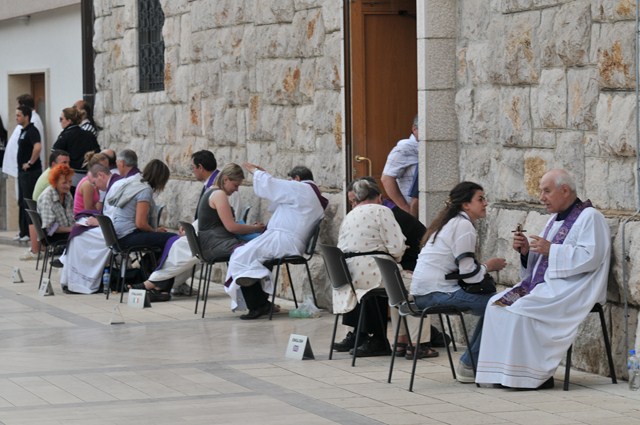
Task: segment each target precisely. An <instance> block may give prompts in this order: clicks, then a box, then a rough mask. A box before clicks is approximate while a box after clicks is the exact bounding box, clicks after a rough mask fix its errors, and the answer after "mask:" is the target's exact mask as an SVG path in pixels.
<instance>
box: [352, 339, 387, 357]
mask: <svg viewBox="0 0 640 425" xmlns="http://www.w3.org/2000/svg"><path fill="white" fill-rule="evenodd" d="M353 350H354V349H353V348H352V349H351V350H349V354H353ZM355 350H356V357H376V356H388V355H390V354H391V347H390V346H389V341H387V339H386V338H385V339H380V338H369V339H368V340H366V341H365V342H364V344H362V345H361V346H359V347H358V348H356V349H355Z"/></svg>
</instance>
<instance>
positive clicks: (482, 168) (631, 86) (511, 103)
mask: <svg viewBox="0 0 640 425" xmlns="http://www.w3.org/2000/svg"><path fill="white" fill-rule="evenodd" d="M161 4H162V7H163V10H164V13H165V24H164V29H163V36H164V41H165V46H166V50H165V62H166V65H165V91H163V92H156V93H138V90H137V84H138V83H137V76H138V73H137V65H138V63H137V61H138V56H137V50H136V48H137V35H136V26H137V20H136V19H137V18H136V13H137V12H136V2H135V1H134V0H95V11H96V22H95V38H94V47H95V49H96V53H97V55H96V62H95V65H96V84H97V88H98V93H97V96H96V115H97V117H99V119H100V122H101V123H103V125H104V127H105V131H103V132H102V134H101V136H100V137H101V139H100V143H101V145H107V146H110V147H112V148H114V149H121V148H124V147H130V148H132V149H135V150H136V151H137V152H138V153H139V155H140V157H141V160H142V162H143V163H144V162H145V161H147V160H149V159H151V158H162V159H163V160H164V161H166V162H167V163H168V164H169V166H170V168H171V171H172V179H171V181H170V184H169V186H168V188H167V189H166V190H165V192H164V193H163V194H161V196H160V198H161V202H164V203H166V204H167V206H168V207H167V212H168V217H167V221H166V222H167V223H168V224H170V225H171V224H175V223H176V222H177V221H178V220H179V219H187V218H189V217H190V216H191V215H192V213H193V209H194V208H195V203H196V198H197V194H198V192H199V191H198V187H199V186H198V184H197V183H196V182H194V181H193V179H192V177H191V176H190V170H189V167H188V165H189V157H190V155H191V153H192V152H194V151H196V150H199V149H204V148H206V149H211V150H213V151H214V152H215V154H216V157H217V158H218V160H219V162H221V163H225V162H230V161H234V162H243V161H247V160H248V161H251V162H256V163H259V164H261V165H263V166H264V167H265V168H266V169H268V170H270V171H272V172H274V173H275V174H276V175H280V176H284V175H285V173H286V171H287V170H288V169H289V168H290V167H291V166H292V165H294V164H296V163H306V164H309V165H310V166H311V168H312V169H313V171H314V173H315V175H316V180H317V182H318V183H319V185H320V186H321V187H322V190H323V191H324V192H325V193H326V194H328V197H329V198H330V200H331V206H330V209H329V211H328V213H327V219H326V220H325V224H324V225H323V234H322V236H321V241H325V242H335V241H336V240H337V232H338V227H339V223H340V222H341V219H342V216H343V214H344V210H345V205H344V195H343V193H342V188H343V185H344V180H345V163H347V162H349V161H348V159H347V158H346V154H345V149H344V146H343V143H344V142H343V141H344V140H345V138H344V123H345V122H346V118H345V111H344V104H345V102H344V81H343V72H344V64H343V62H344V61H343V59H342V56H343V54H344V51H343V43H344V40H343V22H342V13H343V10H342V7H343V2H341V1H338V0H259V1H258V0H244V1H242V0H220V1H207V0H192V1H188V0H162V1H161ZM634 16H635V3H633V2H632V1H630V0H424V1H422V0H420V1H417V28H418V34H417V37H418V52H417V54H418V78H419V81H418V105H419V115H420V131H419V132H420V135H421V137H423V138H424V139H423V140H421V146H422V147H421V152H420V155H421V156H420V158H421V163H420V170H421V176H423V177H422V181H421V182H420V183H421V185H420V189H421V203H422V207H421V218H422V219H423V221H428V220H429V219H430V218H432V217H433V216H434V215H435V213H436V212H437V211H438V210H439V209H440V207H439V206H440V205H442V201H443V199H444V198H445V197H446V193H447V192H448V190H449V189H450V188H451V187H452V186H453V185H454V184H455V183H456V182H457V181H459V180H475V181H477V182H479V183H481V184H482V185H484V186H485V188H486V190H487V192H488V194H489V196H490V200H491V201H492V203H493V205H492V208H491V211H490V214H489V218H488V219H487V220H485V222H484V223H483V224H482V226H481V227H482V229H481V232H482V235H483V238H482V240H483V242H482V245H481V247H480V251H481V253H482V255H483V256H485V257H488V256H496V255H497V256H504V257H506V258H507V259H508V261H509V263H510V267H508V268H507V269H506V270H505V271H504V272H502V273H500V276H499V277H498V278H499V281H500V283H501V284H502V285H507V286H509V285H512V284H514V283H515V282H516V281H517V264H518V260H517V257H516V255H515V253H514V252H513V251H512V250H511V230H512V229H513V228H514V227H515V225H516V223H524V225H525V227H526V228H527V229H529V230H530V232H534V231H536V232H537V231H538V229H541V228H542V226H543V224H544V222H545V221H546V219H547V217H546V216H545V215H544V214H543V211H542V210H541V209H540V207H539V205H538V204H537V185H538V180H539V178H540V176H541V175H542V174H543V173H544V171H545V170H546V169H549V168H552V167H564V168H567V169H569V170H570V171H571V172H572V173H573V174H574V175H575V176H576V178H577V180H578V192H579V195H580V196H581V197H582V198H590V199H591V200H592V201H593V202H594V204H595V205H596V206H597V207H598V208H599V209H601V210H603V212H605V214H606V215H607V218H608V220H609V223H610V226H611V233H612V237H613V252H614V256H613V260H612V270H611V278H610V282H609V304H608V305H607V307H606V311H607V315H608V321H609V323H610V330H611V331H612V332H611V334H612V338H613V342H614V350H615V353H614V355H615V356H616V360H617V364H616V366H617V368H618V372H623V366H624V357H625V353H624V348H625V346H626V341H625V333H624V328H625V317H624V314H623V293H624V288H623V286H624V280H623V277H622V276H623V271H622V266H623V261H625V260H624V258H625V256H626V255H627V254H630V257H631V260H630V261H628V263H627V265H628V267H629V276H630V279H629V288H630V291H629V304H630V315H629V319H628V323H627V325H628V329H630V334H629V341H628V343H629V345H631V346H633V345H635V344H636V324H637V317H638V306H640V291H638V287H639V283H640V282H639V280H640V273H639V272H638V270H637V269H638V266H637V265H636V264H635V263H636V261H635V259H634V258H633V257H634V255H633V253H634V252H637V245H638V242H637V241H638V240H640V239H639V238H640V224H639V223H638V222H636V221H631V222H630V223H629V224H628V225H627V226H626V228H625V240H626V246H627V250H628V251H627V252H626V253H622V252H621V251H622V231H621V229H622V226H623V224H622V223H623V221H624V220H625V219H626V218H627V217H629V216H630V214H631V213H633V211H634V210H635V209H636V205H637V204H638V200H637V199H636V189H635V184H636V182H635V166H636V158H635V156H636V135H635V114H636V111H635V94H634V91H635V84H636V81H635V77H634V72H635V70H634V53H635V49H634ZM248 183H249V184H250V181H249V182H248ZM237 202H238V203H239V204H241V205H246V204H248V203H254V205H253V209H252V215H251V217H252V218H253V219H258V218H260V219H261V220H266V219H267V218H268V214H267V212H266V209H265V208H264V206H263V205H262V204H256V202H257V201H256V200H255V199H254V197H253V196H252V193H251V190H250V188H249V186H246V187H244V188H243V189H242V190H241V193H240V199H239V200H238V201H237ZM636 235H637V236H636ZM322 267H323V266H322V263H321V261H320V260H319V259H318V258H315V259H314V261H313V267H312V268H313V272H314V275H315V276H316V277H317V280H318V282H319V283H320V284H321V285H322V282H323V280H324V279H325V278H324V273H323V271H322ZM292 280H293V281H294V282H302V281H304V278H303V273H302V270H300V271H297V270H296V271H294V272H293V277H292ZM289 284H290V280H289V278H288V277H287V278H286V279H285V285H284V293H285V295H286V294H287V293H288V285H289ZM297 292H298V293H300V290H298V291H297ZM321 292H322V295H321V297H320V298H321V300H322V301H321V302H322V303H323V304H324V305H325V306H326V305H328V304H329V303H330V289H329V288H328V287H326V285H325V289H323V290H321ZM303 297H304V296H303ZM594 323H595V324H596V325H597V323H596V322H594V318H590V319H589V320H588V321H587V322H586V323H585V325H584V326H583V327H584V330H583V331H581V334H580V337H579V338H578V341H577V342H576V352H575V355H574V363H575V365H576V366H577V367H582V368H586V369H589V370H592V371H598V372H601V373H606V368H605V367H604V360H603V359H604V355H603V354H601V353H602V351H601V350H600V348H599V344H600V343H599V335H600V331H599V328H598V327H599V325H598V326H595V325H594ZM594 347H595V348H594Z"/></svg>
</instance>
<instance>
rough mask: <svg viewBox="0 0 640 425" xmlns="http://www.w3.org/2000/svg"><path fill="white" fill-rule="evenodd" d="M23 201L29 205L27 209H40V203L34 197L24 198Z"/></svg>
mask: <svg viewBox="0 0 640 425" xmlns="http://www.w3.org/2000/svg"><path fill="white" fill-rule="evenodd" d="M23 201H24V203H25V204H26V205H27V208H25V209H27V210H32V211H38V203H37V202H36V201H34V200H33V199H27V198H24V199H23Z"/></svg>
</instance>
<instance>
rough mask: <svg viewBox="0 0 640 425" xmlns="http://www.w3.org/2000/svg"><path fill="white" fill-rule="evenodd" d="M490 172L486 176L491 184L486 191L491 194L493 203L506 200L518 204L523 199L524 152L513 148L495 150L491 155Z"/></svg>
mask: <svg viewBox="0 0 640 425" xmlns="http://www.w3.org/2000/svg"><path fill="white" fill-rule="evenodd" d="M490 156H491V159H492V161H491V163H492V164H491V172H490V173H489V174H488V175H487V177H489V178H490V179H491V184H490V185H487V189H486V190H487V191H488V192H490V193H491V198H492V200H493V201H498V200H501V201H502V200H507V201H510V202H520V201H525V200H527V199H526V198H524V194H525V189H524V184H523V181H524V179H523V164H524V151H523V150H522V149H515V148H503V149H500V150H495V151H493V152H492V153H491V154H490Z"/></svg>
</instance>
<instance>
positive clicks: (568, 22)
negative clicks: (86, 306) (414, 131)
mask: <svg viewBox="0 0 640 425" xmlns="http://www.w3.org/2000/svg"><path fill="white" fill-rule="evenodd" d="M457 5H458V40H457V52H456V54H457V58H458V60H457V64H458V66H457V93H456V99H455V103H456V114H457V118H458V128H459V137H458V140H459V149H460V156H459V165H460V179H461V180H474V181H478V182H479V183H481V184H482V185H483V186H484V187H485V189H486V191H487V192H488V195H489V198H490V200H491V201H492V202H497V203H496V204H494V205H493V208H492V209H491V211H490V217H489V219H488V220H486V223H485V224H484V226H485V227H484V238H483V244H482V247H481V250H482V252H483V254H484V255H485V256H495V255H498V256H503V257H506V258H507V259H508V261H509V264H510V267H508V268H507V269H506V270H505V271H504V272H501V273H500V276H499V279H500V282H501V283H502V284H505V285H512V284H513V283H515V282H517V280H518V276H517V272H518V267H517V264H518V259H517V257H516V255H515V253H514V252H513V250H512V249H511V236H512V235H511V230H512V229H513V228H515V226H516V224H517V223H523V224H524V225H525V228H526V229H529V231H530V232H533V231H535V232H536V233H537V231H538V230H539V229H541V228H542V227H543V225H544V222H545V221H546V219H547V218H548V216H546V215H543V214H542V213H543V211H542V210H541V209H540V208H539V207H538V205H537V197H538V190H537V188H538V181H539V179H540V176H541V175H542V174H543V173H544V172H545V170H547V169H549V168H553V167H562V168H566V169H568V170H570V171H571V172H572V173H573V175H574V176H575V177H576V178H577V186H578V193H579V196H580V197H582V198H583V199H584V198H590V199H591V200H592V201H593V203H594V204H595V206H596V207H598V208H599V209H600V210H603V212H605V214H606V215H607V218H608V220H609V224H610V227H611V234H612V243H613V250H612V251H613V259H612V267H611V276H610V281H609V295H608V297H609V304H608V305H607V315H608V320H609V321H610V323H611V325H610V326H611V329H610V330H612V338H613V345H614V356H615V357H616V359H617V362H616V363H617V368H618V372H619V373H620V372H622V371H623V368H624V359H625V358H626V355H625V352H624V349H625V345H626V342H625V334H624V323H625V317H624V314H623V310H622V305H623V293H624V288H623V285H624V282H623V279H622V267H623V262H624V261H627V260H625V257H626V255H624V254H623V253H622V239H621V237H622V236H621V228H622V223H623V222H624V220H625V219H626V218H627V217H628V216H629V215H630V213H632V212H633V211H634V210H635V209H636V205H637V203H638V199H636V198H637V197H636V186H635V166H636V134H635V114H636V111H635V102H636V99H635V84H636V81H635V76H634V72H635V64H634V53H635V49H634V45H635V40H634V27H635V24H634V19H635V2H632V1H630V0H591V1H590V0H574V1H567V0H555V1H554V0H545V1H540V0H500V1H498V0H492V1H488V0H462V1H458V2H457ZM638 229H640V224H639V223H637V222H635V221H632V222H630V223H629V225H628V226H626V237H625V238H626V243H627V249H628V253H631V259H630V261H628V264H627V265H628V267H629V276H630V280H629V287H630V290H629V302H630V304H631V306H630V308H631V309H630V315H629V322H628V325H629V331H630V333H629V341H628V342H629V345H630V346H631V347H633V345H635V344H636V323H637V316H638V306H640V291H639V290H638V288H639V283H640V281H639V280H640V273H638V271H637V268H638V266H637V265H636V264H635V263H636V262H635V260H634V255H633V253H634V252H637V248H636V247H635V245H637V243H638V242H637V240H638V239H637V237H640V234H638ZM599 328H600V325H599V323H598V322H597V321H596V320H595V319H594V318H591V319H590V320H589V321H588V322H587V324H586V325H585V326H584V329H583V331H582V332H581V336H580V337H579V338H578V341H577V353H576V355H575V365H576V366H577V367H582V368H586V369H589V370H592V371H597V372H600V373H603V374H606V373H607V368H606V367H605V366H606V358H605V356H604V351H603V350H600V349H599V348H596V349H594V347H598V346H599V342H598V340H599V339H600V338H601V332H600V330H599Z"/></svg>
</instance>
